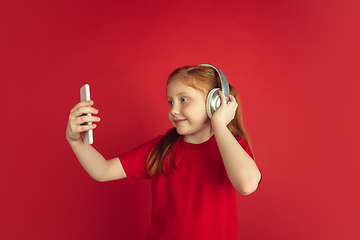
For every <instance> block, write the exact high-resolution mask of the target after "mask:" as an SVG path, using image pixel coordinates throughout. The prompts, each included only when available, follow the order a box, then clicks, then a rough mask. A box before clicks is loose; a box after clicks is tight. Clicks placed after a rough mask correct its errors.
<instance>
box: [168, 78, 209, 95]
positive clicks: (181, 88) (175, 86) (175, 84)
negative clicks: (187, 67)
mask: <svg viewBox="0 0 360 240" xmlns="http://www.w3.org/2000/svg"><path fill="white" fill-rule="evenodd" d="M166 95H167V97H168V98H169V97H175V96H178V95H199V96H202V97H203V96H204V95H205V93H204V92H203V91H201V90H199V89H196V88H194V87H192V86H189V85H187V84H185V83H183V82H182V81H172V82H170V83H168V85H167V87H166Z"/></svg>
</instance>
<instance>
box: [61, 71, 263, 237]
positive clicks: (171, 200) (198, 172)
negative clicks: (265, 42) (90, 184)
mask: <svg viewBox="0 0 360 240" xmlns="http://www.w3.org/2000/svg"><path fill="white" fill-rule="evenodd" d="M218 87H220V82H219V79H218V75H217V74H216V71H215V70H214V68H212V67H207V66H201V65H199V66H189V67H183V68H179V69H177V70H175V71H174V72H173V73H172V74H171V75H170V77H169V79H168V81H167V88H166V93H167V101H168V103H169V111H168V117H169V120H170V122H171V123H172V124H173V125H174V127H175V128H173V129H171V130H170V131H168V132H167V133H166V134H165V135H164V136H158V137H157V138H155V139H153V140H152V141H149V142H146V143H144V144H143V145H141V146H139V147H137V148H135V149H133V150H131V151H130V152H128V153H126V154H124V155H121V156H119V157H117V158H113V159H110V160H105V159H104V158H103V157H102V155H101V154H100V153H99V152H97V151H96V150H95V149H94V148H93V147H92V146H91V145H88V144H84V143H83V141H82V136H81V132H83V131H86V130H89V129H94V128H95V127H96V124H91V125H81V124H82V123H84V122H99V121H100V118H98V117H96V116H83V114H87V113H92V114H97V113H98V110H97V109H95V108H93V107H91V106H92V105H93V101H87V102H80V103H78V104H77V105H76V106H75V107H74V108H73V109H72V110H71V113H70V116H69V122H68V127H67V130H66V138H67V140H68V142H69V144H70V146H71V147H72V149H73V151H74V153H75V155H76V157H77V158H78V160H79V162H80V163H81V165H82V166H83V167H84V169H85V170H86V171H87V172H88V173H89V175H90V176H91V177H93V178H94V179H95V180H97V181H110V180H115V179H121V178H126V177H127V178H129V180H130V181H131V182H136V181H138V180H140V179H144V178H150V179H151V184H152V216H151V226H150V231H149V234H148V239H186V240H188V239H237V211H236V192H239V193H241V194H243V195H247V194H250V193H252V192H253V191H255V190H256V188H257V186H258V183H259V182H260V179H261V174H260V171H259V170H258V168H257V166H256V164H255V162H254V160H253V155H252V152H251V150H250V146H249V144H248V143H249V141H248V138H247V136H246V134H245V131H244V128H243V126H242V121H241V110H240V108H239V99H238V97H237V94H236V91H235V89H234V88H233V87H232V86H231V85H229V88H230V96H229V102H228V103H227V100H226V97H225V95H224V94H223V93H222V92H220V93H219V95H220V99H221V105H220V107H219V108H218V109H217V110H216V111H215V112H214V114H213V115H212V117H211V119H210V118H209V117H208V115H207V112H206V107H205V102H206V96H207V94H208V92H209V91H210V90H211V89H213V88H218Z"/></svg>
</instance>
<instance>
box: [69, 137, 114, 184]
mask: <svg viewBox="0 0 360 240" xmlns="http://www.w3.org/2000/svg"><path fill="white" fill-rule="evenodd" d="M69 144H70V146H71V148H72V150H73V152H74V153H75V155H76V157H77V159H78V160H79V162H80V164H81V166H82V167H83V168H84V169H85V171H86V172H87V173H88V174H89V175H90V176H91V177H92V178H93V179H95V180H97V181H106V180H105V175H106V174H105V173H106V171H107V170H108V161H107V160H106V159H105V158H104V157H103V156H102V155H101V154H100V153H99V152H98V151H97V150H96V149H95V148H93V147H92V146H91V145H89V144H85V143H83V142H82V141H78V142H72V143H69Z"/></svg>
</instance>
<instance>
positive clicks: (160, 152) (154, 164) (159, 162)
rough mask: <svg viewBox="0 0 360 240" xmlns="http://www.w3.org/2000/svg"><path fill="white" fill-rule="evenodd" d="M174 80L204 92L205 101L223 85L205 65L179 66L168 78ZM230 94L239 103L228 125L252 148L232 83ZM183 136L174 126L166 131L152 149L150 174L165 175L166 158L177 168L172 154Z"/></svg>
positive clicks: (171, 165)
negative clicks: (214, 90) (209, 93)
mask: <svg viewBox="0 0 360 240" xmlns="http://www.w3.org/2000/svg"><path fill="white" fill-rule="evenodd" d="M173 81H181V82H182V83H183V84H185V85H187V86H190V87H193V88H194V89H196V90H198V91H201V92H203V93H204V96H205V98H204V101H205V99H206V95H207V94H208V92H209V91H210V90H211V89H213V88H220V87H221V83H220V79H219V77H218V74H217V73H216V72H215V70H214V69H212V68H210V67H205V66H186V67H182V68H178V69H176V70H175V71H174V72H172V73H171V74H170V76H169V78H168V80H167V84H169V83H170V82H173ZM229 94H230V95H232V96H234V98H235V99H236V102H237V103H238V108H237V109H236V112H235V117H234V119H233V120H232V121H231V122H230V123H229V125H228V126H227V127H228V129H229V131H230V132H231V133H232V134H233V136H235V137H238V136H239V137H242V138H244V139H245V140H246V141H247V143H248V144H249V145H250V148H251V144H250V141H249V138H248V136H247V134H246V132H245V129H244V126H243V123H242V118H241V105H240V99H239V96H238V94H237V93H236V90H235V88H234V87H233V86H231V85H230V84H229ZM181 137H182V136H181V135H180V134H178V133H177V131H176V128H172V129H170V130H169V131H168V132H167V133H166V135H165V136H164V137H163V138H162V140H160V141H159V142H158V143H157V144H156V145H155V146H154V147H153V149H152V150H151V151H150V154H149V156H148V161H147V171H148V174H149V176H152V175H153V174H154V173H156V172H157V171H159V172H160V173H161V174H162V175H165V173H164V170H163V164H164V161H165V159H166V158H167V164H168V165H169V166H170V167H171V168H176V163H175V159H174V158H173V155H172V150H173V147H174V145H175V143H176V142H177V141H178V140H179V139H180V138H181Z"/></svg>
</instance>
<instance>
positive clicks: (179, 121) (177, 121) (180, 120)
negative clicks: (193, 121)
mask: <svg viewBox="0 0 360 240" xmlns="http://www.w3.org/2000/svg"><path fill="white" fill-rule="evenodd" d="M185 121H186V119H177V120H175V121H174V122H175V124H176V125H177V124H181V123H183V122H185Z"/></svg>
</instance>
